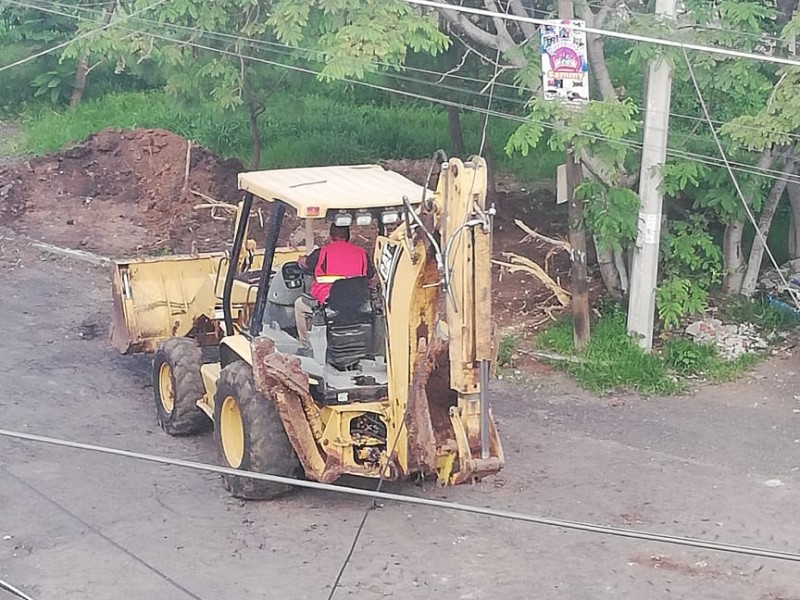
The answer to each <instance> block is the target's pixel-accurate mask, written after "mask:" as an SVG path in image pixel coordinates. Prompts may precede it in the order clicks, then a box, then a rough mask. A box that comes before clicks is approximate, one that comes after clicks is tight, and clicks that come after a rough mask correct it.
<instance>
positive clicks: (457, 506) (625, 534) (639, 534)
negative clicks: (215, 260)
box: [0, 429, 800, 562]
mask: <svg viewBox="0 0 800 600" xmlns="http://www.w3.org/2000/svg"><path fill="white" fill-rule="evenodd" d="M0 436H2V437H6V438H11V439H17V440H25V441H28V442H36V443H41V444H50V445H53V446H59V447H62V448H73V449H77V450H89V451H92V452H99V453H101V454H109V455H112V456H121V457H125V458H133V459H136V460H143V461H147V462H152V463H157V464H162V465H170V466H174V467H184V468H187V469H195V470H198V471H205V472H209V473H220V474H222V475H230V476H233V477H248V478H250V479H257V480H259V481H268V482H270V483H278V484H281V485H289V486H294V487H301V488H307V489H312V490H319V491H323V492H335V493H338V494H349V495H351V496H362V497H365V498H374V499H376V500H384V501H388V502H399V503H403V504H413V505H417V506H427V507H430V508H438V509H445V510H453V511H458V512H464V513H470V514H475V515H482V516H486V517H496V518H500V519H508V520H511V521H520V522H525V523H533V524H536V525H546V526H548V527H556V528H559V529H569V530H574V531H583V532H586V533H598V534H602V535H612V536H616V537H622V538H628V539H635V540H645V541H649V542H656V543H663V544H672V545H676V546H687V547H691V548H701V549H703V550H713V551H715V552H728V553H732V554H743V555H747V556H759V557H762V558H773V559H776V560H785V561H790V562H800V554H797V553H794V552H781V551H778V550H769V549H764V548H756V547H752V546H741V545H738V544H726V543H721V542H711V541H707V540H700V539H696V538H688V537H679V536H674V535H665V534H659V533H650V532H646V531H638V530H634V529H621V528H619V527H607V526H604V525H595V524H592V523H581V522H579V521H568V520H563V519H552V518H549V517H538V516H533V515H528V514H525V513H518V512H514V511H510V510H502V509H495V508H487V507H483V506H474V505H471V504H462V503H460V502H446V501H444V500H434V499H431V498H419V497H414V496H406V495H403V494H394V493H390V492H380V491H372V490H365V489H359V488H353V487H348V486H339V485H332V484H329V483H320V482H318V481H309V480H306V479H294V478H292V477H282V476H279V475H269V474H267V473H256V472H253V471H244V470H241V469H232V468H230V467H222V466H218V465H209V464H206V463H200V462H196V461H191V460H185V459H182V458H168V457H165V456H156V455H154V454H145V453H142V452H133V451H131V450H121V449H119V448H109V447H106V446H96V445H93V444H84V443H81V442H72V441H69V440H62V439H58V438H52V437H46V436H42V435H36V434H32V433H24V432H20V431H11V430H8V429H0Z"/></svg>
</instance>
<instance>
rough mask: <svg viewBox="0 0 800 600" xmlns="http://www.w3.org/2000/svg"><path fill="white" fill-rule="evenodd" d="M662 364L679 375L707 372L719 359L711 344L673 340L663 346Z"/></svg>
mask: <svg viewBox="0 0 800 600" xmlns="http://www.w3.org/2000/svg"><path fill="white" fill-rule="evenodd" d="M663 355H664V362H665V363H666V364H667V366H669V367H670V368H671V369H673V370H674V371H675V372H676V373H678V374H680V375H684V376H685V375H700V374H702V373H705V372H707V371H708V370H709V369H710V368H711V366H712V365H713V364H714V363H715V362H716V360H717V359H718V358H719V356H718V353H717V349H716V348H715V347H714V346H712V345H711V344H698V343H697V342H694V341H692V340H687V339H685V338H674V339H671V340H669V341H668V342H667V343H666V344H665V345H664V351H663Z"/></svg>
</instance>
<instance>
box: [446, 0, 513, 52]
mask: <svg viewBox="0 0 800 600" xmlns="http://www.w3.org/2000/svg"><path fill="white" fill-rule="evenodd" d="M436 10H437V12H438V13H439V14H440V15H442V16H443V17H444V18H445V20H446V21H447V22H448V23H450V25H452V26H453V27H455V28H457V29H460V30H461V31H462V32H464V33H465V34H466V35H467V37H469V38H470V39H471V40H472V41H474V42H477V43H478V44H481V45H483V46H488V47H489V48H494V49H495V50H497V48H498V46H499V44H500V37H499V36H497V35H493V34H491V33H489V32H488V31H486V30H485V29H481V28H480V27H478V26H477V25H475V23H473V22H472V21H470V20H469V19H468V18H467V16H466V15H465V14H464V13H459V12H456V11H454V10H448V9H446V8H437V9H436ZM501 51H502V50H501Z"/></svg>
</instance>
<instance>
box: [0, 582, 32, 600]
mask: <svg viewBox="0 0 800 600" xmlns="http://www.w3.org/2000/svg"><path fill="white" fill-rule="evenodd" d="M0 590H4V591H6V592H8V593H9V594H12V595H14V596H16V597H17V598H21V600H33V598H31V597H30V596H28V594H26V593H25V592H23V591H22V590H21V589H19V588H16V587H14V586H13V585H11V584H10V583H8V582H7V581H3V580H2V579H0Z"/></svg>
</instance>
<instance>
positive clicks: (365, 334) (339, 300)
mask: <svg viewBox="0 0 800 600" xmlns="http://www.w3.org/2000/svg"><path fill="white" fill-rule="evenodd" d="M320 312H321V315H322V317H323V318H324V320H325V326H326V327H327V338H328V364H330V365H332V366H333V367H336V368H337V369H340V370H342V371H344V370H347V369H351V368H353V367H355V366H356V365H357V364H358V362H359V361H360V360H363V359H365V358H368V357H370V355H371V353H372V343H373V342H372V331H373V325H374V319H375V315H374V311H373V307H372V301H371V298H370V291H369V283H368V280H367V278H366V277H349V278H347V279H340V280H338V281H336V282H334V284H333V285H332V286H331V290H330V295H329V296H328V300H327V301H326V302H325V304H324V305H323V306H322V308H321V310H320Z"/></svg>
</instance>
